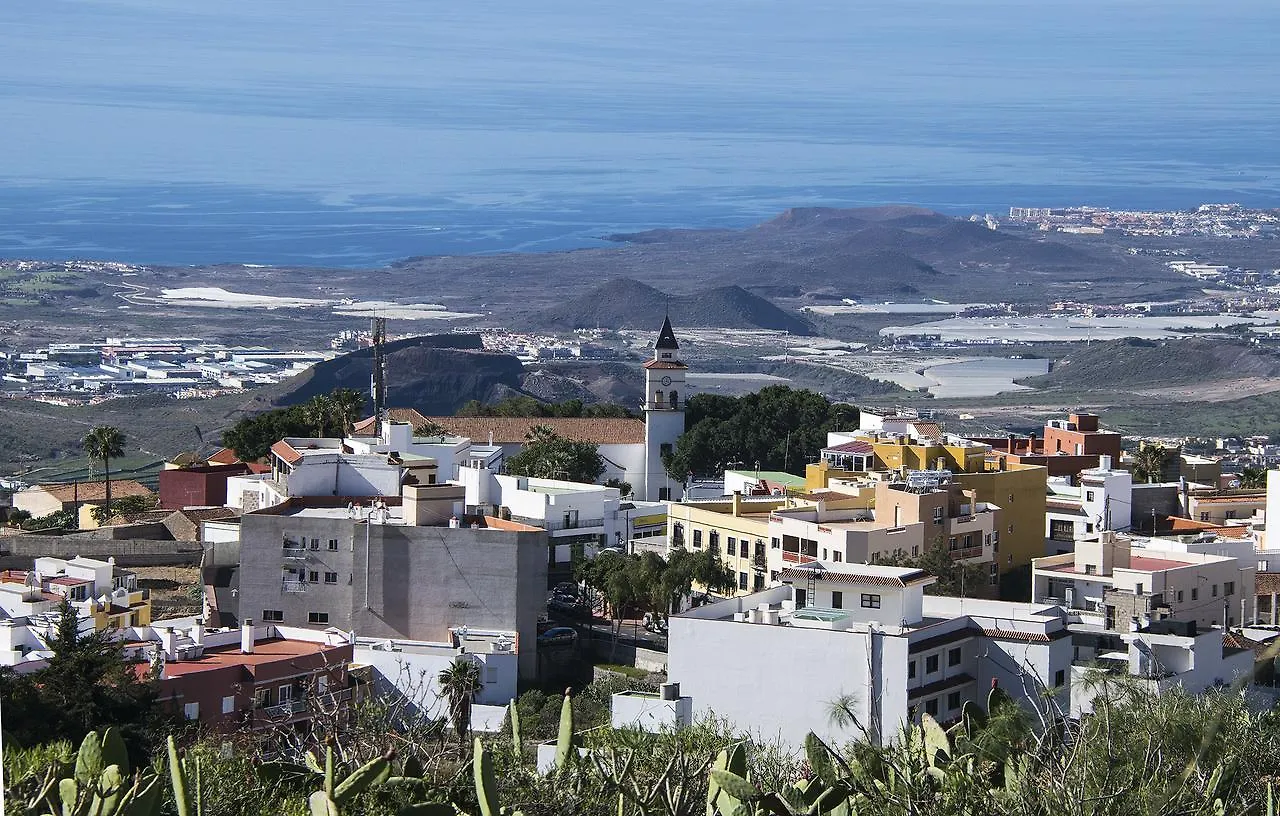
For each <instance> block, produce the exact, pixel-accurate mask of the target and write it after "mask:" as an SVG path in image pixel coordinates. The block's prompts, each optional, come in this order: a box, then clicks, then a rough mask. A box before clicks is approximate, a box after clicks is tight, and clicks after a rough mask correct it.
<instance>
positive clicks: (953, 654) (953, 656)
mask: <svg viewBox="0 0 1280 816" xmlns="http://www.w3.org/2000/svg"><path fill="white" fill-rule="evenodd" d="M947 665H948V666H959V665H960V647H959V646H957V647H955V648H954V649H948V650H947Z"/></svg>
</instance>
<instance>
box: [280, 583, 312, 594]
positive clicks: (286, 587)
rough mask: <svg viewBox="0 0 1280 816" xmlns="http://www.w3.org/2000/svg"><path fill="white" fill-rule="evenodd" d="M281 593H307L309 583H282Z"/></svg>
mask: <svg viewBox="0 0 1280 816" xmlns="http://www.w3.org/2000/svg"><path fill="white" fill-rule="evenodd" d="M280 591H281V592H306V591H307V582H306V581H281V582H280Z"/></svg>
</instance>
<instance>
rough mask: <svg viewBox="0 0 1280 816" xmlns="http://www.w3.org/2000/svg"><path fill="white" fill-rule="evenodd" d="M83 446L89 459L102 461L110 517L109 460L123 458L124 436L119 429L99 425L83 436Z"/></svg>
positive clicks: (107, 508)
mask: <svg viewBox="0 0 1280 816" xmlns="http://www.w3.org/2000/svg"><path fill="white" fill-rule="evenodd" d="M80 444H81V445H83V446H84V452H85V453H87V454H88V455H89V458H90V459H100V460H101V461H102V478H103V480H104V482H105V483H106V484H105V489H104V493H105V498H106V500H105V503H104V504H103V507H104V508H105V511H106V514H107V517H108V518H110V517H111V460H112V459H114V458H116V457H120V456H124V434H123V433H121V431H120V429H119V428H113V427H111V426H110V425H99V426H98V427H96V428H92V429H90V431H89V433H87V434H85V435H84V439H83V440H81V442H80Z"/></svg>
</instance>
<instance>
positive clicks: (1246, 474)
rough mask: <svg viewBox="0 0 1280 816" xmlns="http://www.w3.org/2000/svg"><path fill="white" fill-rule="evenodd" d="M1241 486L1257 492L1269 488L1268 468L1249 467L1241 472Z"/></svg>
mask: <svg viewBox="0 0 1280 816" xmlns="http://www.w3.org/2000/svg"><path fill="white" fill-rule="evenodd" d="M1240 486H1241V487H1245V488H1249V489H1250V490H1257V489H1259V488H1263V487H1266V486H1267V470H1266V468H1256V467H1247V468H1245V469H1244V470H1242V471H1240Z"/></svg>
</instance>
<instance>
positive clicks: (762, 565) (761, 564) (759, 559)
mask: <svg viewBox="0 0 1280 816" xmlns="http://www.w3.org/2000/svg"><path fill="white" fill-rule="evenodd" d="M751 568H752V569H753V570H755V571H756V572H764V571H765V570H767V569H768V563H767V562H766V561H765V558H764V555H763V554H761V553H756V554H755V555H753V556H752V557H751Z"/></svg>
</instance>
